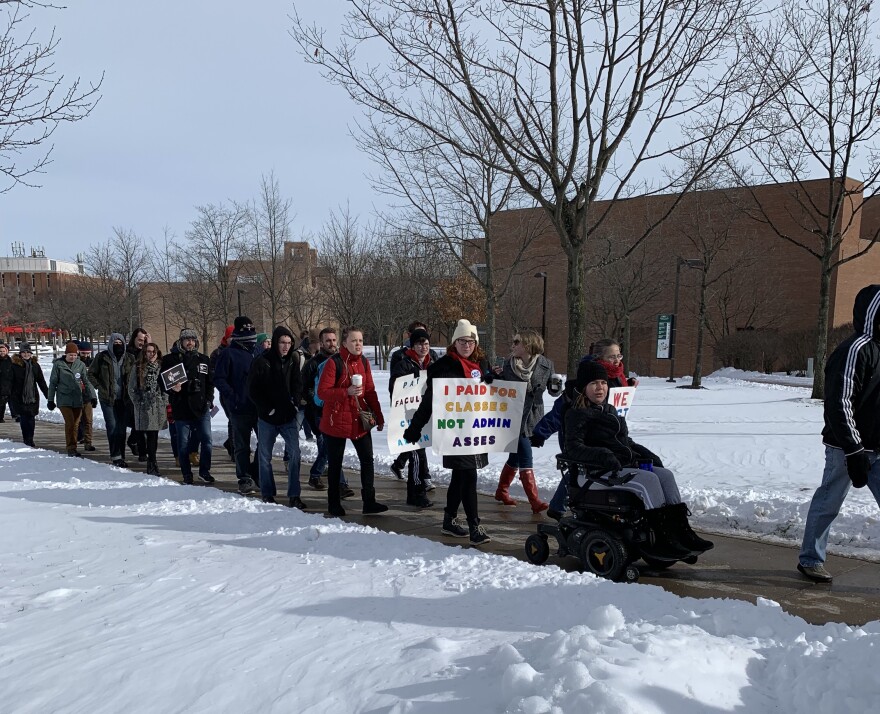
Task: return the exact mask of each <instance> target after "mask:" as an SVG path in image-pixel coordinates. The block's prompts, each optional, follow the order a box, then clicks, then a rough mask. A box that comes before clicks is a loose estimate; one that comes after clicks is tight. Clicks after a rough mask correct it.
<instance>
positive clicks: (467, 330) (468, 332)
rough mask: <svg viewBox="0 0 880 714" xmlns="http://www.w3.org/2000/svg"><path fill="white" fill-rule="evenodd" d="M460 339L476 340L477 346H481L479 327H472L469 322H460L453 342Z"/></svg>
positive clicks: (453, 335)
mask: <svg viewBox="0 0 880 714" xmlns="http://www.w3.org/2000/svg"><path fill="white" fill-rule="evenodd" d="M459 337H469V338H470V339H472V340H476V341H477V344H480V336H479V335H478V334H477V326H476V325H472V324H471V323H470V322H469V321H468V320H459V321H458V324H457V325H456V326H455V332H453V333H452V341H453V342H455V341H456V340H457V339H458V338H459Z"/></svg>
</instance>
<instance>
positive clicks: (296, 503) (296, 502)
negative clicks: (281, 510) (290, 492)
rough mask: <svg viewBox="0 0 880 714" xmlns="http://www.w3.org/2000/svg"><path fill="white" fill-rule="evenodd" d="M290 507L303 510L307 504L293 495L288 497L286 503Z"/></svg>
mask: <svg viewBox="0 0 880 714" xmlns="http://www.w3.org/2000/svg"><path fill="white" fill-rule="evenodd" d="M287 505H289V506H290V507H291V508H298V509H299V510H301V511H304V510H306V509H307V508H308V506H307V505H306V504H305V503H303V500H302V499H301V498H300V497H299V496H294V497H293V498H291V499H290V502H289V503H288V504H287Z"/></svg>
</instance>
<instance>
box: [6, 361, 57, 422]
mask: <svg viewBox="0 0 880 714" xmlns="http://www.w3.org/2000/svg"><path fill="white" fill-rule="evenodd" d="M28 361H29V362H30V365H31V377H32V379H33V380H34V396H35V398H36V401H35V402H31V403H30V404H25V403H24V400H23V395H24V390H25V376H26V375H27V368H26V365H25V362H24V360H23V359H22V358H21V355H15V356H14V357H13V358H12V392H11V393H10V395H9V400H10V401H11V402H12V406H13V407H15V413H16V414H29V415H31V416H36V415H37V414H39V413H40V392H42V393H43V396H46V395H47V394H48V393H49V387H48V386H47V385H46V378H45V377H44V376H43V370H42V369H41V368H40V363H39V362H38V361H37V356H36V355H34V356H33V357H31V358H30V360H28Z"/></svg>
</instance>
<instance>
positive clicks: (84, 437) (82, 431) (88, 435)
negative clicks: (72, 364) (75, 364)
mask: <svg viewBox="0 0 880 714" xmlns="http://www.w3.org/2000/svg"><path fill="white" fill-rule="evenodd" d="M76 346H77V348H78V349H79V359H80V362H82V363H83V364H84V365H85V366H86V371H88V368H89V367H90V366H91V364H92V343H91V342H77V343H76ZM94 411H95V410H94V407H93V406H92V400H91V399H83V411H82V418H81V419H80V420H79V430H78V431H77V434H76V443H77V444H83V449H85V450H86V451H94V450H95V447H94V445H93V444H92V423H93V421H94Z"/></svg>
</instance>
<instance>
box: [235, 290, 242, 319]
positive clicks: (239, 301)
mask: <svg viewBox="0 0 880 714" xmlns="http://www.w3.org/2000/svg"><path fill="white" fill-rule="evenodd" d="M236 292H237V293H238V316H239V317H241V315H242V312H241V294H242V293H243V292H244V290H241V289H240V288H239V289H238V290H236Z"/></svg>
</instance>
